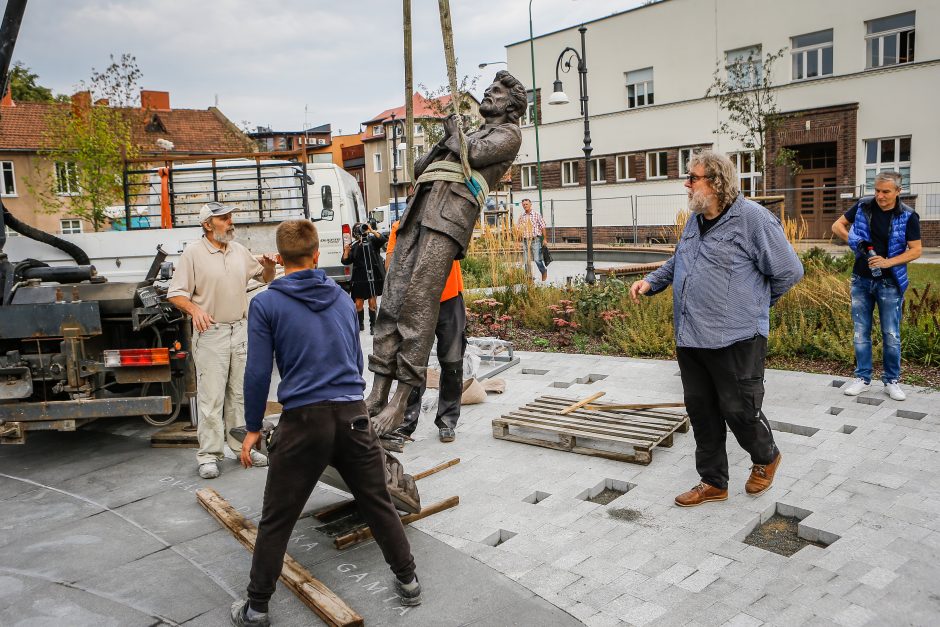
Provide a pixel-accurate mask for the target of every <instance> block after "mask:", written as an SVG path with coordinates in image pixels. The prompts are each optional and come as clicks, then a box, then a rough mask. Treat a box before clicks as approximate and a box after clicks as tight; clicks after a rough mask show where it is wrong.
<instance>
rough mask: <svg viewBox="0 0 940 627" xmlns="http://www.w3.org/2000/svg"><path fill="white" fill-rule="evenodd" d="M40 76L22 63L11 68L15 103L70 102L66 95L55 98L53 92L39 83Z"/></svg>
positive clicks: (12, 94) (11, 88)
mask: <svg viewBox="0 0 940 627" xmlns="http://www.w3.org/2000/svg"><path fill="white" fill-rule="evenodd" d="M38 80H39V75H38V74H36V73H34V72H33V71H32V70H30V69H29V68H28V67H27V66H26V65H24V64H23V62H22V61H16V62H15V63H14V64H13V67H11V68H10V95H11V96H12V97H13V101H14V102H68V99H69V97H68V96H66V95H64V94H59V95H58V96H54V95H53V94H52V90H51V89H49V88H48V87H43V86H42V85H40V84H39V83H38Z"/></svg>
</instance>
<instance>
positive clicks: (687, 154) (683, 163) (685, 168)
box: [679, 148, 695, 176]
mask: <svg viewBox="0 0 940 627" xmlns="http://www.w3.org/2000/svg"><path fill="white" fill-rule="evenodd" d="M694 153H695V150H693V149H692V148H680V149H679V176H685V175H687V174H688V173H689V159H691V158H692V155H693V154H694Z"/></svg>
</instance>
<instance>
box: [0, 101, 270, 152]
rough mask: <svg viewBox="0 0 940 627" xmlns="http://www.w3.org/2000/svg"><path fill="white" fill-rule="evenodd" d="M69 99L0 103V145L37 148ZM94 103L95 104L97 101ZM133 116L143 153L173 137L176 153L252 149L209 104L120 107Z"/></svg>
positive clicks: (45, 140)
mask: <svg viewBox="0 0 940 627" xmlns="http://www.w3.org/2000/svg"><path fill="white" fill-rule="evenodd" d="M70 106H72V105H70V104H60V103H45V102H17V103H15V104H14V106H5V107H2V108H0V151H7V152H10V151H22V152H35V151H37V150H39V149H41V148H51V147H52V146H50V145H49V138H48V131H47V124H48V120H49V116H50V114H52V113H53V112H54V111H55V110H56V109H61V108H63V107H70ZM96 106H98V105H96ZM121 111H123V112H124V113H125V114H126V115H129V116H132V117H133V120H134V122H133V124H132V127H131V137H132V140H133V142H134V144H135V145H136V146H137V147H138V148H139V150H140V151H141V152H142V153H143V154H164V153H165V152H167V151H164V150H163V149H161V148H159V147H157V146H156V143H155V142H156V140H157V139H166V140H169V141H171V142H173V150H172V151H168V152H170V153H174V154H180V153H182V154H216V153H240V152H251V151H254V150H256V146H255V144H254V142H252V141H251V140H249V139H248V138H247V137H246V136H245V134H244V133H242V132H241V131H240V130H239V129H238V128H237V127H236V126H235V125H234V124H232V122H231V121H230V120H229V119H228V118H227V117H225V115H223V114H222V112H221V111H219V110H218V109H217V108H215V107H209V108H208V109H165V110H150V109H146V110H145V109H139V108H125V109H121Z"/></svg>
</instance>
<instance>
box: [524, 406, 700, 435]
mask: <svg viewBox="0 0 940 627" xmlns="http://www.w3.org/2000/svg"><path fill="white" fill-rule="evenodd" d="M525 409H537V410H541V411H543V412H546V413H552V414H557V413H558V412H557V407H556V406H555V405H553V404H551V403H540V402H538V401H536V402H534V403H529V404H528V405H526V406H525ZM568 417H578V418H591V419H592V420H602V421H605V422H608V423H610V424H617V425H622V424H645V425H651V426H655V425H661V426H663V427H669V428H672V427H674V426H675V425H676V424H677V423H679V422H681V421H682V420H683V419H684V418H685V416H684V415H680V414H672V415H670V416H651V415H647V414H643V413H623V414H618V413H614V412H605V411H600V410H588V409H578V410H575V411H573V412H571V413H570V414H568Z"/></svg>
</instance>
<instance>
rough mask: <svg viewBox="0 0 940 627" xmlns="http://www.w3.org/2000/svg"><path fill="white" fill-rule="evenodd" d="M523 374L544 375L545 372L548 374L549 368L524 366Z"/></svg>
mask: <svg viewBox="0 0 940 627" xmlns="http://www.w3.org/2000/svg"><path fill="white" fill-rule="evenodd" d="M522 374H536V375H543V374H548V370H540V369H539V368H523V369H522Z"/></svg>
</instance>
